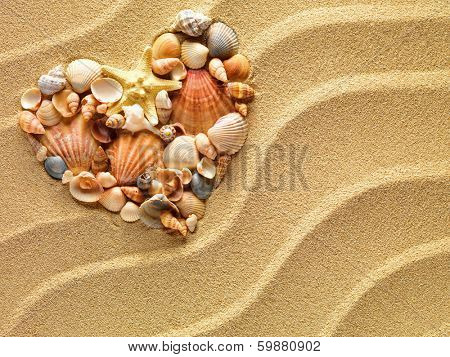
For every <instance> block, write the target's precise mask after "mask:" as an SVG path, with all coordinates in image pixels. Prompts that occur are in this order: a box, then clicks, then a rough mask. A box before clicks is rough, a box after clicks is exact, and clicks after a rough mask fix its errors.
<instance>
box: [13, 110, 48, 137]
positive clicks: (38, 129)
mask: <svg viewBox="0 0 450 357" xmlns="http://www.w3.org/2000/svg"><path fill="white" fill-rule="evenodd" d="M19 126H20V128H21V129H22V130H23V131H24V132H26V133H29V134H44V133H45V129H44V127H43V126H42V124H41V122H40V121H39V120H38V118H37V117H36V115H34V114H33V113H32V112H29V111H26V110H25V111H23V112H20V113H19Z"/></svg>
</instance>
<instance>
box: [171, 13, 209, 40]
mask: <svg viewBox="0 0 450 357" xmlns="http://www.w3.org/2000/svg"><path fill="white" fill-rule="evenodd" d="M209 25H211V19H210V18H209V17H207V16H205V15H203V14H202V13H200V12H195V11H192V10H181V11H180V12H179V13H178V14H177V16H176V18H175V22H174V23H173V24H172V27H171V30H172V31H181V32H184V33H185V34H186V35H189V36H193V37H198V36H200V35H201V34H202V33H203V31H205V30H206V29H207V28H208V27H209Z"/></svg>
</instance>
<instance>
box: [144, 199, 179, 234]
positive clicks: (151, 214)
mask: <svg viewBox="0 0 450 357" xmlns="http://www.w3.org/2000/svg"><path fill="white" fill-rule="evenodd" d="M164 210H170V211H172V212H174V213H176V214H178V213H179V211H178V208H177V206H175V204H174V203H173V202H170V201H169V200H168V199H167V197H166V196H164V195H163V194H157V195H154V196H153V197H152V198H150V199H149V200H147V201H145V202H144V203H142V204H141V206H140V207H139V218H140V219H141V221H142V222H143V223H144V224H145V225H147V226H149V227H151V228H163V225H162V223H161V220H160V214H161V211H164Z"/></svg>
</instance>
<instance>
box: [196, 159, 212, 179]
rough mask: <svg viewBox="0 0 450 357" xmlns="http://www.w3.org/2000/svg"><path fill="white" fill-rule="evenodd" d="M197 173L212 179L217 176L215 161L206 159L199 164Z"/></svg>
mask: <svg viewBox="0 0 450 357" xmlns="http://www.w3.org/2000/svg"><path fill="white" fill-rule="evenodd" d="M197 172H198V173H199V174H200V175H202V176H204V177H206V178H209V179H212V178H214V176H216V165H214V161H212V160H211V159H208V158H207V157H204V158H202V159H201V160H200V162H199V163H198V164H197Z"/></svg>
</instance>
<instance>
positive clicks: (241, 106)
mask: <svg viewBox="0 0 450 357" xmlns="http://www.w3.org/2000/svg"><path fill="white" fill-rule="evenodd" d="M234 107H235V108H236V110H237V111H238V113H239V114H241V115H242V116H243V117H246V116H247V114H248V108H247V104H245V103H238V102H235V103H234Z"/></svg>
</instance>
